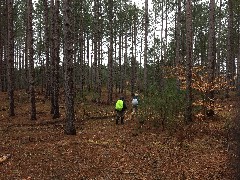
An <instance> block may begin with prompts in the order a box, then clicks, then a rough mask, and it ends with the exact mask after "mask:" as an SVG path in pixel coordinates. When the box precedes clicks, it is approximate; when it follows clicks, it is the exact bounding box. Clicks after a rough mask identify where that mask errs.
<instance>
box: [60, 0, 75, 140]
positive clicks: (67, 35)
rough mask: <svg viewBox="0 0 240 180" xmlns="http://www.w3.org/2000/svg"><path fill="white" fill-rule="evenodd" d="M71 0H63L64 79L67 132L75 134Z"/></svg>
mask: <svg viewBox="0 0 240 180" xmlns="http://www.w3.org/2000/svg"><path fill="white" fill-rule="evenodd" d="M71 13H72V10H71V0H63V25H64V26H63V37H64V50H63V51H64V54H63V55H64V57H63V61H64V66H65V70H64V79H65V106H66V123H65V129H64V130H65V134H68V135H75V134H76V129H75V126H74V120H75V115H74V94H73V34H72V32H73V29H72V22H71V20H72V14H71Z"/></svg>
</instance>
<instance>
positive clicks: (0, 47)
mask: <svg viewBox="0 0 240 180" xmlns="http://www.w3.org/2000/svg"><path fill="white" fill-rule="evenodd" d="M3 7H4V6H3V5H2V4H0V16H1V17H2V18H1V19H0V92H1V91H2V92H3V46H4V42H3V31H4V25H3V24H4V15H3Z"/></svg>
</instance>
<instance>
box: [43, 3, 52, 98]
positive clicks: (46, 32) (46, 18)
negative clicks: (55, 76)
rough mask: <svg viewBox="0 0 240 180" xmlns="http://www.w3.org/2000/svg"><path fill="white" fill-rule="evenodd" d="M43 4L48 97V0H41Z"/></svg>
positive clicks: (46, 94)
mask: <svg viewBox="0 0 240 180" xmlns="http://www.w3.org/2000/svg"><path fill="white" fill-rule="evenodd" d="M43 4H44V39H45V43H44V45H45V58H46V67H45V91H46V92H45V98H48V97H49V95H50V77H51V76H50V63H49V20H48V17H49V16H48V13H49V10H48V1H47V0H43Z"/></svg>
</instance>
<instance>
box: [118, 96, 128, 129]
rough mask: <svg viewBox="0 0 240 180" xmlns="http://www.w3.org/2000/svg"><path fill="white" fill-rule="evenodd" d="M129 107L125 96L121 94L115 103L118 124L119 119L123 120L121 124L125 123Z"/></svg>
mask: <svg viewBox="0 0 240 180" xmlns="http://www.w3.org/2000/svg"><path fill="white" fill-rule="evenodd" d="M126 109H127V106H126V103H125V100H124V97H123V96H121V97H120V99H119V100H117V102H116V105H115V111H116V124H118V120H119V119H120V120H121V124H124V122H123V120H124V113H125V111H126Z"/></svg>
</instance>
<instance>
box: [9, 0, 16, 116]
mask: <svg viewBox="0 0 240 180" xmlns="http://www.w3.org/2000/svg"><path fill="white" fill-rule="evenodd" d="M7 8H8V36H7V39H8V41H7V43H8V48H7V50H8V51H7V56H8V62H7V65H8V66H7V69H8V71H7V73H8V75H7V77H8V97H9V116H14V115H15V112H14V79H13V78H14V37H13V0H8V4H7Z"/></svg>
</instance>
